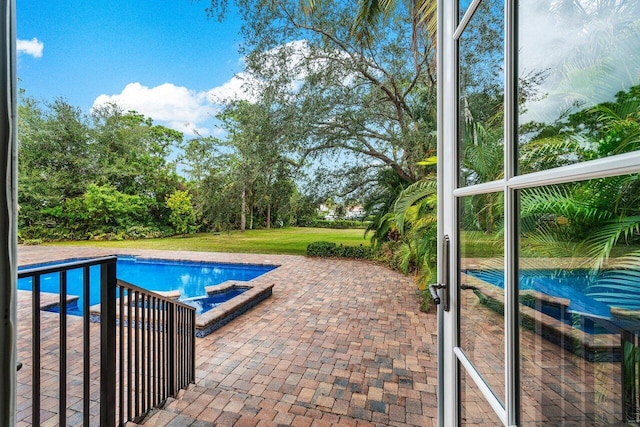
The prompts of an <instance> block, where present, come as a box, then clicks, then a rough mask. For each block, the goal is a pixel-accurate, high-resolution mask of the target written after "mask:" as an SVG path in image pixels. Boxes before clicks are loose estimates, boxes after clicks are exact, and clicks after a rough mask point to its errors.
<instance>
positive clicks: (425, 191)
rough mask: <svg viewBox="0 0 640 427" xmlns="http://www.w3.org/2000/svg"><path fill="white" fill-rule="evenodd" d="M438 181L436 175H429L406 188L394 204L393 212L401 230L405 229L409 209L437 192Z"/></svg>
mask: <svg viewBox="0 0 640 427" xmlns="http://www.w3.org/2000/svg"><path fill="white" fill-rule="evenodd" d="M437 190H438V189H437V181H436V179H435V177H433V176H428V177H426V178H424V179H422V180H420V181H418V182H416V183H414V184H411V185H410V186H408V187H407V188H405V189H404V190H403V191H402V192H401V193H400V195H399V196H398V198H397V199H396V202H395V204H394V208H393V212H394V213H395V216H396V224H397V226H398V229H399V230H400V231H403V230H404V223H405V216H406V213H407V210H408V209H409V208H410V207H411V206H413V205H415V204H416V203H417V202H419V201H420V200H425V199H426V198H428V197H430V196H434V195H435V194H436V193H437Z"/></svg>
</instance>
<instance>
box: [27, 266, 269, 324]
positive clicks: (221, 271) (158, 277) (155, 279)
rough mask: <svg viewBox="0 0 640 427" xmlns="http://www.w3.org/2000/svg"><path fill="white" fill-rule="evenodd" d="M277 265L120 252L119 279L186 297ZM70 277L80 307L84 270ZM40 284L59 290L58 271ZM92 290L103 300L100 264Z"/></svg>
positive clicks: (96, 299) (93, 275)
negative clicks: (218, 261) (171, 257)
mask: <svg viewBox="0 0 640 427" xmlns="http://www.w3.org/2000/svg"><path fill="white" fill-rule="evenodd" d="M72 261H78V259H70V260H64V261H57V262H55V263H46V264H37V265H29V266H23V267H20V268H18V270H19V271H20V270H25V269H28V268H34V267H42V266H51V265H59V264H62V263H67V262H72ZM276 267H277V266H274V265H254V264H225V263H208V262H192V261H173V260H163V259H150V258H138V257H132V256H118V261H117V264H116V271H117V277H118V278H119V279H122V280H124V281H126V282H129V283H132V284H134V285H136V286H140V287H141V288H144V289H148V290H151V291H162V292H164V291H174V290H178V291H180V299H181V300H185V299H190V298H194V297H199V296H206V291H205V288H206V287H207V286H213V285H219V284H221V283H223V282H226V281H227V280H234V281H249V280H252V279H254V278H256V277H258V276H260V275H262V274H264V273H266V272H268V271H271V270H273V269H274V268H276ZM67 277H68V279H67V283H68V289H67V294H69V295H77V296H79V297H80V299H79V300H78V307H82V306H83V304H84V294H83V290H82V270H81V269H75V270H70V271H69V272H68V273H67ZM31 284H32V283H31V278H24V279H20V280H18V289H21V290H31ZM40 286H41V291H42V292H50V293H56V294H57V293H59V292H60V280H59V274H58V273H53V274H46V275H43V276H42V278H41V284H40ZM89 294H90V295H89V296H90V297H89V304H90V305H94V304H98V303H100V267H99V266H93V267H91V268H90V290H89ZM223 294H224V295H226V297H227V299H229V298H232V297H233V296H236V295H237V293H234V292H225V293H223ZM224 295H220V296H219V297H223V296H224ZM214 300H215V299H214ZM214 300H212V303H215V301H214ZM219 303H220V302H218V304H219ZM209 308H211V307H209ZM78 314H79V313H78Z"/></svg>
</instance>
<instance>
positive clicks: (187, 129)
mask: <svg viewBox="0 0 640 427" xmlns="http://www.w3.org/2000/svg"><path fill="white" fill-rule="evenodd" d="M109 102H113V103H116V104H118V105H119V106H121V107H123V108H125V109H128V110H135V111H137V112H139V113H141V114H144V115H145V116H148V117H151V118H153V119H154V120H156V121H160V122H163V123H165V124H166V125H167V126H169V127H171V128H172V129H175V130H178V131H180V132H183V133H185V134H187V135H194V134H195V133H196V132H197V133H199V134H201V135H207V134H209V132H210V131H209V129H208V128H206V127H203V126H202V124H203V122H205V121H207V120H209V119H211V118H213V117H214V116H215V114H216V112H217V111H218V107H217V106H216V105H214V104H213V103H211V102H210V101H209V100H208V99H207V95H206V92H197V91H194V90H190V89H187V88H186V87H183V86H176V85H174V84H173V83H164V84H162V85H160V86H156V87H148V86H144V85H142V84H140V83H137V82H136V83H129V84H128V85H127V86H125V88H124V89H123V90H122V92H121V93H119V94H115V95H104V94H103V95H100V96H98V97H97V98H96V100H95V101H94V102H93V107H94V108H95V107H97V106H99V105H103V104H106V103H109Z"/></svg>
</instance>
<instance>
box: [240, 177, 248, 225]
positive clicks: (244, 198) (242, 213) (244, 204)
mask: <svg viewBox="0 0 640 427" xmlns="http://www.w3.org/2000/svg"><path fill="white" fill-rule="evenodd" d="M241 197H242V208H241V211H240V231H242V232H244V231H245V230H246V228H247V192H246V191H245V189H244V185H243V186H242V196H241Z"/></svg>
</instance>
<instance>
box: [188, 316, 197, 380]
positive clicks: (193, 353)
mask: <svg viewBox="0 0 640 427" xmlns="http://www.w3.org/2000/svg"><path fill="white" fill-rule="evenodd" d="M189 339H190V340H191V378H190V382H193V383H195V382H196V311H195V310H193V311H192V312H191V328H190V329H189Z"/></svg>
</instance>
